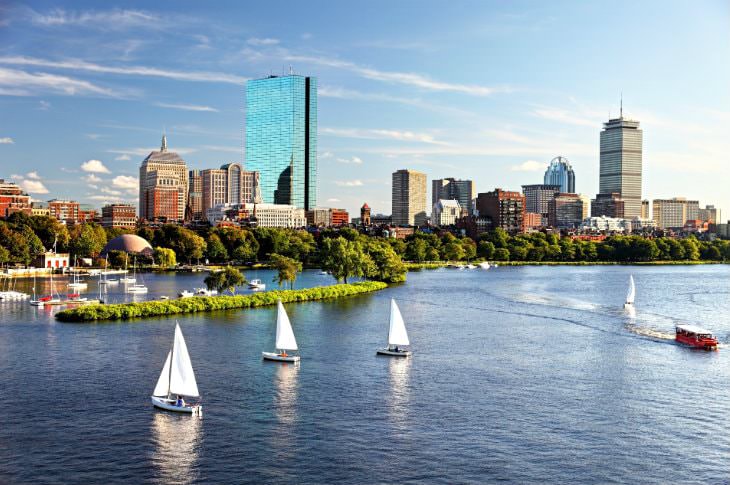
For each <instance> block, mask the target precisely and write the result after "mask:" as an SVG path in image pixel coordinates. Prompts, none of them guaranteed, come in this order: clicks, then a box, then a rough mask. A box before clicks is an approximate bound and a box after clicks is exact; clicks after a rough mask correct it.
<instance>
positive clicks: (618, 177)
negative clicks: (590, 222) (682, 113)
mask: <svg viewBox="0 0 730 485" xmlns="http://www.w3.org/2000/svg"><path fill="white" fill-rule="evenodd" d="M642 140H643V135H642V131H641V130H640V129H639V122H638V121H634V120H629V119H625V118H624V117H623V112H622V114H621V117H620V118H615V119H611V120H608V122H607V123H604V124H603V131H601V152H600V176H599V184H598V185H599V188H598V192H599V194H618V195H619V196H620V198H621V199H622V200H623V201H624V216H623V217H627V218H634V217H641V207H642V202H641V176H642ZM600 215H602V214H600ZM606 215H607V214H606Z"/></svg>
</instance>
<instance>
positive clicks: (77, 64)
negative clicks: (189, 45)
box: [0, 56, 248, 89]
mask: <svg viewBox="0 0 730 485" xmlns="http://www.w3.org/2000/svg"><path fill="white" fill-rule="evenodd" d="M0 64H10V65H19V66H35V67H51V68H54V69H70V70H74V71H88V72H96V73H104V74H121V75H124V76H148V77H160V78H166V79H174V80H176V81H199V82H219V83H230V84H238V85H241V84H243V83H245V82H246V81H247V80H248V78H245V77H242V76H236V75H234V74H225V73H221V72H206V71H174V70H168V69H159V68H156V67H146V66H120V67H115V66H104V65H101V64H96V63H93V62H86V61H83V60H81V59H70V60H65V61H51V60H47V59H39V58H35V57H25V56H2V57H0ZM0 79H2V78H0ZM0 84H1V83H0ZM99 89H101V88H99Z"/></svg>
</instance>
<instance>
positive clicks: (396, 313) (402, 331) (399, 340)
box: [388, 299, 410, 345]
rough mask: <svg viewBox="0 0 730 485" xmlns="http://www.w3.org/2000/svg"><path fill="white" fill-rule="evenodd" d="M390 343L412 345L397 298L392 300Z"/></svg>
mask: <svg viewBox="0 0 730 485" xmlns="http://www.w3.org/2000/svg"><path fill="white" fill-rule="evenodd" d="M388 345H410V342H409V340H408V333H407V332H406V324H405V322H404V321H403V316H402V315H401V314H400V310H399V309H398V305H397V304H396V303H395V300H393V299H391V300H390V330H389V332H388Z"/></svg>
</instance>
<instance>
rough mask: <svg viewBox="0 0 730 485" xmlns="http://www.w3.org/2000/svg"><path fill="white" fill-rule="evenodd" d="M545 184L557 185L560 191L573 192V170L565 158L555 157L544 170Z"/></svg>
mask: <svg viewBox="0 0 730 485" xmlns="http://www.w3.org/2000/svg"><path fill="white" fill-rule="evenodd" d="M544 180H545V182H544V183H545V185H559V186H560V192H563V193H570V194H574V193H575V172H573V167H571V166H570V162H569V161H568V159H567V158H563V157H555V158H553V159H552V160H551V161H550V165H548V168H547V170H546V171H545V179H544Z"/></svg>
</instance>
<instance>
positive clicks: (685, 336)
mask: <svg viewBox="0 0 730 485" xmlns="http://www.w3.org/2000/svg"><path fill="white" fill-rule="evenodd" d="M675 331H676V336H675V340H676V341H677V342H679V343H680V344H683V345H687V346H689V347H693V348H697V349H704V350H717V337H715V336H714V335H712V332H710V331H709V330H706V329H704V328H701V327H697V326H695V325H677V326H676V328H675Z"/></svg>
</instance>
